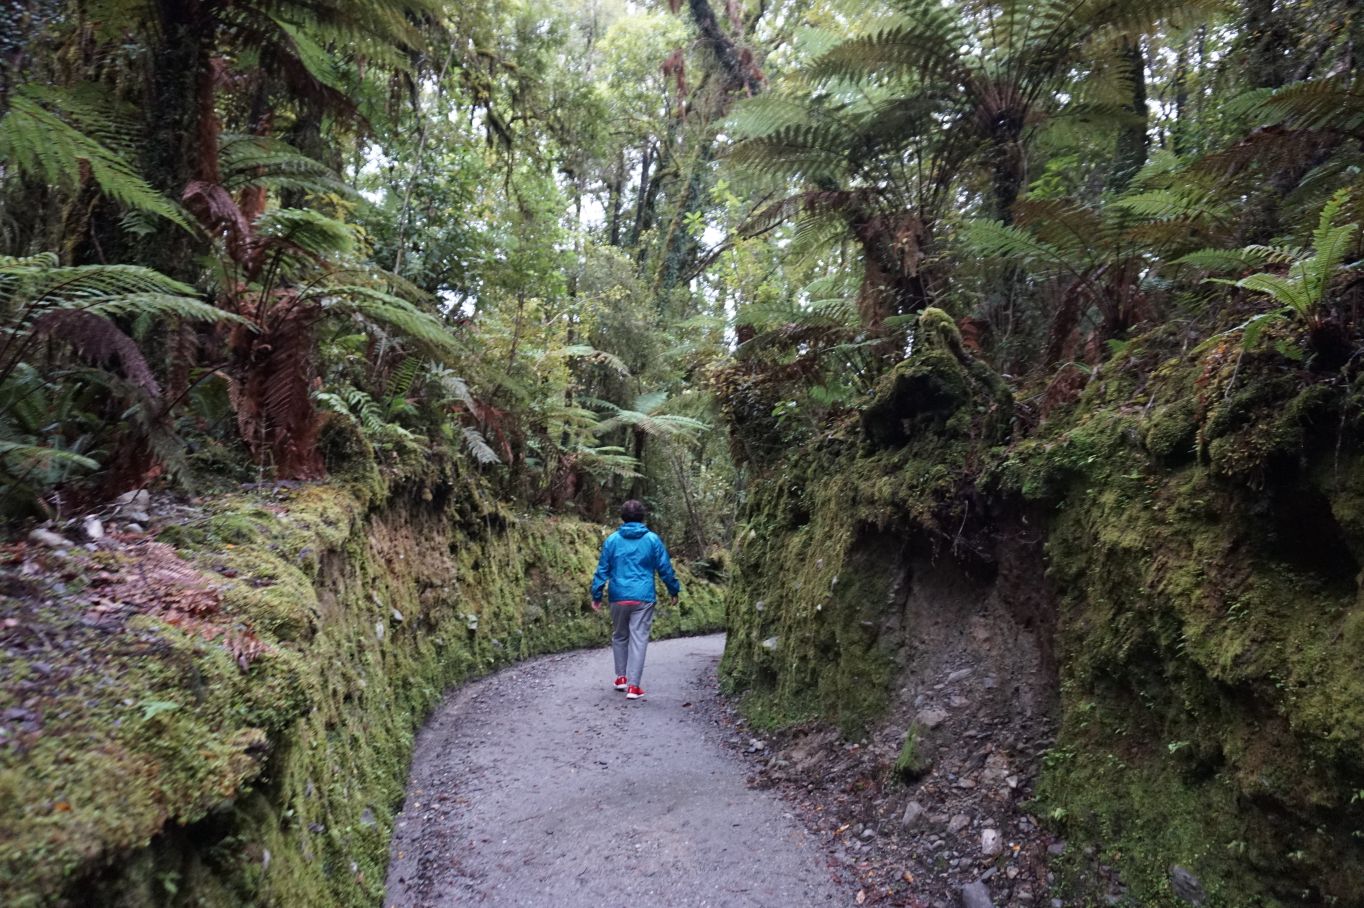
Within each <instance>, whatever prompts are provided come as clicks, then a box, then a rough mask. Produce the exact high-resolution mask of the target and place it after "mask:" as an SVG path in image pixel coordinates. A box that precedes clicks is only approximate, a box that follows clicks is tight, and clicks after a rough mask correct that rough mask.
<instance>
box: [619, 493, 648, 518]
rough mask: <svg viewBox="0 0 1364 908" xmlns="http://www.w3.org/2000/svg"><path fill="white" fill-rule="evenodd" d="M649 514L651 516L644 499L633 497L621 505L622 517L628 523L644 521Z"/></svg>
mask: <svg viewBox="0 0 1364 908" xmlns="http://www.w3.org/2000/svg"><path fill="white" fill-rule="evenodd" d="M647 516H649V512H648V511H647V510H645V508H644V502H642V501H636V500H635V499H633V498H631V499H630V500H629V501H627V502H625V504H623V505H621V506H620V519H621V520H624V521H625V522H626V523H643V522H644V518H645V517H647Z"/></svg>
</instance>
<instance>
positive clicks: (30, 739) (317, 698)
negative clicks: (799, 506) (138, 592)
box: [0, 476, 722, 908]
mask: <svg viewBox="0 0 1364 908" xmlns="http://www.w3.org/2000/svg"><path fill="white" fill-rule="evenodd" d="M371 478H372V477H371ZM361 480H362V481H346V480H344V479H343V480H342V481H339V482H336V483H331V484H321V485H308V486H301V487H297V488H292V489H287V490H278V491H273V492H272V491H262V492H258V493H249V494H243V495H239V496H236V497H232V498H225V499H220V500H218V501H216V502H215V503H214V504H212V505H211V507H209V508H208V509H207V510H202V511H201V512H199V513H198V514H197V515H194V516H191V517H189V518H187V519H185V520H184V521H183V522H181V523H180V525H178V526H174V527H167V528H166V529H165V530H164V531H163V532H162V533H161V534H160V538H161V540H163V541H165V542H173V543H174V545H175V547H176V550H177V552H178V556H182V557H183V559H184V560H183V561H181V560H179V558H177V559H176V561H177V564H178V565H179V566H177V567H175V569H174V571H175V573H176V574H177V576H178V577H179V580H180V581H183V586H182V587H179V588H181V589H184V590H200V591H210V592H211V594H212V596H213V605H212V606H211V607H210V606H209V605H205V606H204V607H203V609H202V614H203V617H202V620H201V621H200V623H198V624H196V623H195V622H193V621H189V620H187V619H185V618H184V616H183V615H182V613H181V612H179V611H176V610H174V609H170V608H166V607H163V605H164V603H158V602H155V601H149V602H142V603H139V604H138V605H137V606H136V608H131V607H130V608H129V609H126V610H125V611H128V612H130V613H131V617H129V618H127V620H123V619H119V621H118V622H114V623H107V622H106V623H105V624H92V625H91V626H86V625H85V624H82V620H84V619H83V617H82V615H81V614H79V613H74V614H62V613H61V610H62V609H63V608H64V607H66V605H65V604H69V603H72V602H75V601H78V600H79V598H80V597H72V596H70V595H66V596H63V595H62V593H63V592H65V593H70V592H71V587H70V584H71V583H72V581H71V580H70V579H68V580H67V581H65V582H66V584H67V585H66V586H64V587H62V589H61V590H56V589H53V590H49V591H48V592H50V593H52V594H53V596H52V598H50V599H44V598H43V596H41V595H39V593H40V591H39V590H37V589H28V590H23V591H20V590H18V589H16V588H14V587H13V586H12V585H11V587H10V588H9V589H8V590H7V592H14V593H18V592H23V593H25V596H24V597H22V598H13V597H11V598H7V599H6V600H4V611H5V614H6V615H12V616H16V620H17V619H18V617H20V616H22V619H23V620H24V621H32V622H34V627H33V632H34V634H35V635H36V636H35V640H41V639H42V638H43V637H46V638H47V639H48V641H49V642H53V641H56V640H61V641H63V643H64V644H69V645H70V647H72V648H74V651H75V655H70V656H69V658H70V659H71V660H75V661H72V663H71V665H70V666H69V668H70V670H69V671H68V670H67V668H68V666H66V663H65V662H64V661H62V660H66V659H68V655H63V654H62V653H57V654H55V655H54V653H53V652H52V651H50V648H49V647H44V646H42V645H38V644H36V643H35V645H34V646H32V647H30V648H28V649H26V650H25V651H24V653H25V655H24V658H22V659H20V660H19V661H18V662H17V663H12V664H7V665H4V666H2V667H0V710H3V709H10V710H15V712H13V713H11V715H12V716H19V715H21V712H22V715H24V716H28V715H29V714H30V710H31V712H32V714H33V715H34V716H36V717H37V718H36V719H35V720H34V721H35V722H37V723H39V724H41V726H42V727H41V729H40V731H39V732H38V733H34V734H25V735H23V736H22V739H21V738H20V736H19V732H22V729H19V731H18V732H16V733H15V735H14V736H13V737H10V736H8V735H7V736H6V738H5V739H4V741H3V742H0V902H3V904H5V905H6V906H16V908H19V906H38V905H78V904H82V905H83V904H95V903H98V904H107V905H129V906H133V905H138V906H141V905H151V904H158V905H196V906H198V905H210V906H216V905H223V906H239V905H287V906H305V905H318V906H323V905H325V906H350V905H356V906H358V905H377V904H379V903H380V902H381V900H382V887H383V883H384V876H385V868H386V864H387V843H388V839H389V833H390V830H391V826H392V820H393V815H394V812H395V810H396V808H397V805H398V803H399V801H400V799H401V797H402V792H403V783H404V779H405V776H406V772H407V765H408V760H409V755H410V752H411V747H412V743H413V737H414V734H415V732H416V729H417V727H418V725H419V724H420V722H421V721H422V719H423V718H424V717H425V715H426V714H427V712H428V711H429V710H430V709H431V707H432V706H433V705H434V704H435V702H436V701H437V699H438V698H439V697H440V696H441V695H442V693H443V692H444V691H445V690H446V689H447V688H448V687H449V686H450V685H452V684H457V683H459V682H461V681H463V680H465V679H468V678H470V677H472V676H474V675H476V674H480V673H485V672H488V671H491V670H493V669H495V668H497V667H499V666H502V665H505V664H508V663H510V662H512V661H514V660H517V659H522V658H526V657H528V656H533V655H536V654H539V653H545V652H551V651H555V650H562V649H565V648H569V647H575V646H585V645H593V644H601V643H604V642H605V640H606V637H607V633H608V629H607V626H606V620H605V618H603V617H602V616H601V615H599V614H596V613H593V612H591V611H590V610H588V609H586V608H585V606H586V604H587V584H588V580H589V578H590V575H591V571H592V569H593V568H594V566H595V563H596V557H597V552H598V548H599V546H600V543H601V541H602V539H603V537H604V535H605V534H606V533H607V532H609V529H608V528H605V527H601V526H597V525H592V524H587V523H583V522H580V521H576V520H570V519H563V518H556V517H553V516H543V515H527V516H520V515H514V514H512V513H510V512H508V511H506V510H505V509H503V508H500V507H498V506H495V505H491V504H489V503H487V502H486V501H485V500H484V499H482V498H481V497H479V496H478V493H477V489H476V488H475V487H474V486H473V485H472V484H470V483H468V482H467V481H462V480H460V479H459V478H458V477H457V476H456V477H453V478H450V479H447V480H446V481H444V482H443V483H442V484H439V485H435V486H432V485H425V484H423V485H418V486H411V485H403V486H400V487H396V488H392V489H391V490H386V489H384V488H383V486H382V485H375V484H373V483H372V482H369V481H364V477H361ZM167 551H169V550H167ZM163 554H164V553H163ZM106 555H107V553H103V552H101V553H97V555H96V556H92V557H106ZM107 557H109V558H116V557H122V556H119V555H118V554H117V553H115V554H113V555H107ZM166 557H171V556H166ZM72 563H73V565H74V564H75V562H74V561H73V562H72ZM82 563H83V562H82ZM81 570H84V569H83V568H82V569H81ZM101 570H103V572H104V573H105V574H106V575H112V574H114V573H115V572H116V571H117V570H118V568H117V566H116V565H113V564H112V563H109V564H106V565H105V567H104V568H102V569H101ZM73 573H80V572H79V571H77V570H76V569H75V568H74V567H73ZM680 573H681V575H682V582H683V596H682V600H681V606H680V608H679V609H676V610H674V609H665V610H663V611H661V612H660V614H659V620H658V622H657V623H656V624H655V628H656V633H658V634H661V635H668V634H678V633H693V632H700V631H707V630H713V629H716V628H718V627H719V625H720V623H721V611H722V604H721V603H722V599H721V595H720V591H719V588H718V587H716V586H713V585H712V584H710V583H707V582H704V581H697V580H694V579H693V578H692V577H691V576H690V574H689V572H688V571H687V570H686V569H685V568H682V569H681V570H680ZM95 582H98V580H97V578H96V581H95ZM205 595H207V593H205ZM206 601H207V600H206ZM119 614H123V612H119ZM85 617H86V618H89V616H85ZM45 628H46V631H45V630H44V629H45ZM73 635H76V636H73ZM54 645H55V644H54ZM72 651H73V650H72V649H68V650H67V651H66V652H67V653H68V654H69V653H71V652H72ZM54 663H55V664H56V667H55V668H54V665H53V664H54ZM77 663H79V664H77ZM243 665H245V666H247V667H246V668H243V667H242V666H243ZM54 672H55V673H56V674H57V675H60V680H61V683H60V684H56V685H54V684H52V683H50V682H51V678H50V677H49V676H51V675H52V674H53V673H54ZM16 727H17V726H16ZM6 731H7V732H8V731H9V729H8V728H7V729H6ZM10 745H12V746H10Z"/></svg>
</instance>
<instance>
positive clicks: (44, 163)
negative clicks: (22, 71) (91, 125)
mask: <svg viewBox="0 0 1364 908" xmlns="http://www.w3.org/2000/svg"><path fill="white" fill-rule="evenodd" d="M71 110H74V111H76V112H78V113H85V114H86V118H87V120H90V121H91V122H96V123H97V124H98V128H99V130H100V131H107V132H117V128H116V127H115V126H113V125H110V122H111V121H98V120H96V119H95V118H94V116H93V115H92V113H91V109H90V108H89V107H88V106H86V105H85V104H84V103H83V100H82V99H81V98H80V97H79V96H78V95H76V94H74V93H72V92H63V91H61V90H59V89H55V88H50V87H41V86H34V85H24V86H20V87H19V88H17V89H16V90H15V91H14V92H13V93H12V94H11V96H10V98H9V110H8V111H7V112H6V113H5V115H4V117H3V118H0V160H3V161H5V164H6V167H13V168H14V169H15V170H16V171H18V172H19V173H22V174H27V175H28V176H30V177H32V178H33V179H37V180H42V181H44V182H46V183H49V184H51V185H53V186H61V187H63V188H66V189H68V190H74V189H75V188H77V186H78V185H79V182H80V173H81V165H82V164H84V165H85V166H86V167H88V168H89V173H90V176H91V178H93V179H94V181H95V184H96V185H98V186H99V188H100V190H101V191H103V192H104V193H105V194H106V195H108V196H109V197H110V198H112V199H114V200H115V201H117V202H119V203H120V204H122V205H126V206H127V207H129V208H131V209H134V210H137V211H145V212H148V213H150V214H154V215H156V216H158V217H162V218H165V219H166V220H168V221H170V222H172V223H173V224H176V225H177V226H179V227H183V228H185V229H187V230H188V229H189V222H188V220H187V219H186V218H185V216H184V214H183V212H182V211H181V210H180V208H179V206H177V205H175V204H174V203H173V202H171V201H170V200H169V199H167V198H166V197H165V196H163V195H161V194H160V193H159V192H157V191H156V190H155V189H153V188H152V187H151V186H150V185H149V184H148V183H147V181H146V180H144V179H143V178H142V177H141V176H140V175H139V174H138V173H137V170H136V169H135V168H134V167H133V165H132V164H130V163H129V162H128V159H127V158H126V157H124V156H123V155H122V154H120V153H119V152H118V151H115V150H113V149H112V148H110V147H109V146H108V145H105V144H103V143H101V142H100V141H99V140H97V139H96V138H94V137H93V136H92V135H89V134H87V133H85V132H82V131H81V130H80V129H78V128H77V127H75V126H73V125H71V124H70V123H68V122H67V121H66V119H65V118H64V116H63V113H64V112H65V111H71ZM106 126H107V127H108V128H107V129H106Z"/></svg>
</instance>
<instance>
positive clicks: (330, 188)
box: [219, 133, 359, 199]
mask: <svg viewBox="0 0 1364 908" xmlns="http://www.w3.org/2000/svg"><path fill="white" fill-rule="evenodd" d="M219 155H220V158H221V166H222V184H223V186H224V187H226V188H227V189H228V190H230V191H232V192H236V191H237V190H239V189H243V188H246V187H248V186H264V187H266V188H269V189H272V190H279V189H299V190H303V191H305V192H311V193H315V194H319V195H320V194H324V193H331V194H334V195H338V196H341V197H343V198H350V199H356V198H358V197H359V194H358V193H357V192H356V191H355V190H354V189H353V188H351V186H350V185H349V184H348V183H346V182H345V181H344V180H342V179H341V178H340V177H338V176H337V175H336V173H335V172H334V171H333V170H332V169H331V168H330V167H328V166H327V165H326V164H323V163H322V162H321V161H315V160H313V159H312V158H310V157H308V156H307V155H305V154H303V153H302V152H300V151H299V150H298V149H296V148H294V147H293V146H292V145H290V144H288V143H287V142H284V141H283V140H281V139H275V138H271V137H268V136H253V135H245V134H237V133H227V134H224V135H223V136H222V138H221V146H220V150H219Z"/></svg>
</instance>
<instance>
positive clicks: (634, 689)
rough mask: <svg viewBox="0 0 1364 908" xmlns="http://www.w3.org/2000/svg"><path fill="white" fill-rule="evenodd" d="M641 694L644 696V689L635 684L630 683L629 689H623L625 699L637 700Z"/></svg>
mask: <svg viewBox="0 0 1364 908" xmlns="http://www.w3.org/2000/svg"><path fill="white" fill-rule="evenodd" d="M642 696H644V691H642V690H640V689H639V687H638V685H635V684H631V685H630V687H629V689H628V690H626V691H625V699H627V700H638V699H639V698H640V697H642Z"/></svg>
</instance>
